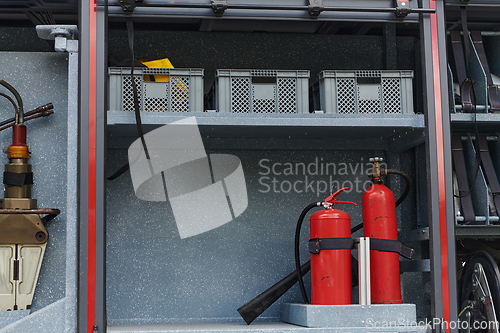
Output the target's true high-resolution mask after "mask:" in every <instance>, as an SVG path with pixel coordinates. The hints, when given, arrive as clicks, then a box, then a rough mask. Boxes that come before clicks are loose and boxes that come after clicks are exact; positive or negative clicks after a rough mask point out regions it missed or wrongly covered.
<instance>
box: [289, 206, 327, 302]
mask: <svg viewBox="0 0 500 333" xmlns="http://www.w3.org/2000/svg"><path fill="white" fill-rule="evenodd" d="M321 204H322V203H321V202H314V203H312V204H309V205H308V206H307V207H306V208H304V210H303V211H302V213H301V214H300V217H299V220H298V221H297V228H296V229H295V269H296V271H297V280H298V281H299V286H300V292H301V294H302V298H303V299H304V303H306V304H309V300H308V298H307V293H306V288H305V287H304V280H303V279H302V275H301V274H300V252H299V243H300V229H301V227H302V223H303V222H304V217H305V216H306V214H307V212H308V211H310V210H311V209H313V208H314V207H320V206H321Z"/></svg>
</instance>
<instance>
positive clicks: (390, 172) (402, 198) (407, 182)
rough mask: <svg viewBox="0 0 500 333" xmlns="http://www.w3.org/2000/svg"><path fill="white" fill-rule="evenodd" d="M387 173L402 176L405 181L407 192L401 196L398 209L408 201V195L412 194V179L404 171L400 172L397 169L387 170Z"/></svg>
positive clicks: (397, 204)
mask: <svg viewBox="0 0 500 333" xmlns="http://www.w3.org/2000/svg"><path fill="white" fill-rule="evenodd" d="M385 173H386V174H393V175H398V176H401V177H403V179H404V180H405V190H404V192H403V194H401V196H400V197H399V199H398V200H397V201H396V207H397V206H399V205H400V204H401V203H402V202H403V201H404V200H405V199H406V197H407V196H408V193H410V188H411V179H410V177H408V175H407V174H406V173H404V172H403V171H399V170H395V169H387V170H385Z"/></svg>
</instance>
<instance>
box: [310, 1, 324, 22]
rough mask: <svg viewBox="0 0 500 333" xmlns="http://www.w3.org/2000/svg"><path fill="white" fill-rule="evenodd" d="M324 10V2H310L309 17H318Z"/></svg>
mask: <svg viewBox="0 0 500 333" xmlns="http://www.w3.org/2000/svg"><path fill="white" fill-rule="evenodd" d="M323 8H324V6H323V0H309V15H311V16H312V17H315V18H316V17H318V16H319V14H321V12H322V11H323Z"/></svg>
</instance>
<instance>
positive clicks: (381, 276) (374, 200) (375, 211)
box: [362, 157, 412, 304]
mask: <svg viewBox="0 0 500 333" xmlns="http://www.w3.org/2000/svg"><path fill="white" fill-rule="evenodd" d="M382 161H383V160H382V158H379V157H376V158H371V159H370V162H372V163H373V172H372V173H371V174H370V175H369V176H370V177H371V178H373V182H374V183H373V185H372V186H370V187H369V188H368V189H367V190H366V192H365V193H364V194H363V199H362V207H363V229H364V236H365V237H370V238H371V240H370V242H371V244H377V241H379V243H385V244H396V243H397V239H398V234H397V220H396V202H395V199H394V194H393V193H392V192H391V190H390V189H389V188H388V187H386V186H385V185H383V184H382V180H381V178H380V177H381V176H384V175H386V174H388V173H394V174H398V175H400V176H403V177H404V178H405V177H406V178H405V181H406V183H407V188H406V190H405V193H404V194H403V195H402V196H401V198H400V199H398V204H399V203H400V202H401V201H402V199H404V197H406V195H407V194H408V191H409V178H408V176H406V174H404V173H403V172H401V171H397V170H381V169H380V162H382ZM397 244H400V243H397ZM399 247H401V246H399ZM371 248H372V250H370V285H371V302H372V304H401V303H403V300H402V299H401V281H400V272H399V254H400V253H398V252H397V251H391V250H382V251H380V250H374V249H373V248H374V247H373V246H371ZM410 250H411V249H410ZM411 254H412V252H411Z"/></svg>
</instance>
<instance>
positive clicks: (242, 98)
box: [211, 69, 309, 113]
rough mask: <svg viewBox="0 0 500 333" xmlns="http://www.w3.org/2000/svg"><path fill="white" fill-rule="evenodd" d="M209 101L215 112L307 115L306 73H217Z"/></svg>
mask: <svg viewBox="0 0 500 333" xmlns="http://www.w3.org/2000/svg"><path fill="white" fill-rule="evenodd" d="M214 95H215V96H214ZM211 98H212V99H213V100H215V103H214V105H212V106H211V107H214V108H215V110H217V111H218V112H231V113H309V71H307V70H267V69H265V70H264V69H255V70H245V69H218V70H217V72H216V76H215V84H214V87H213V88H212V96H211Z"/></svg>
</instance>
